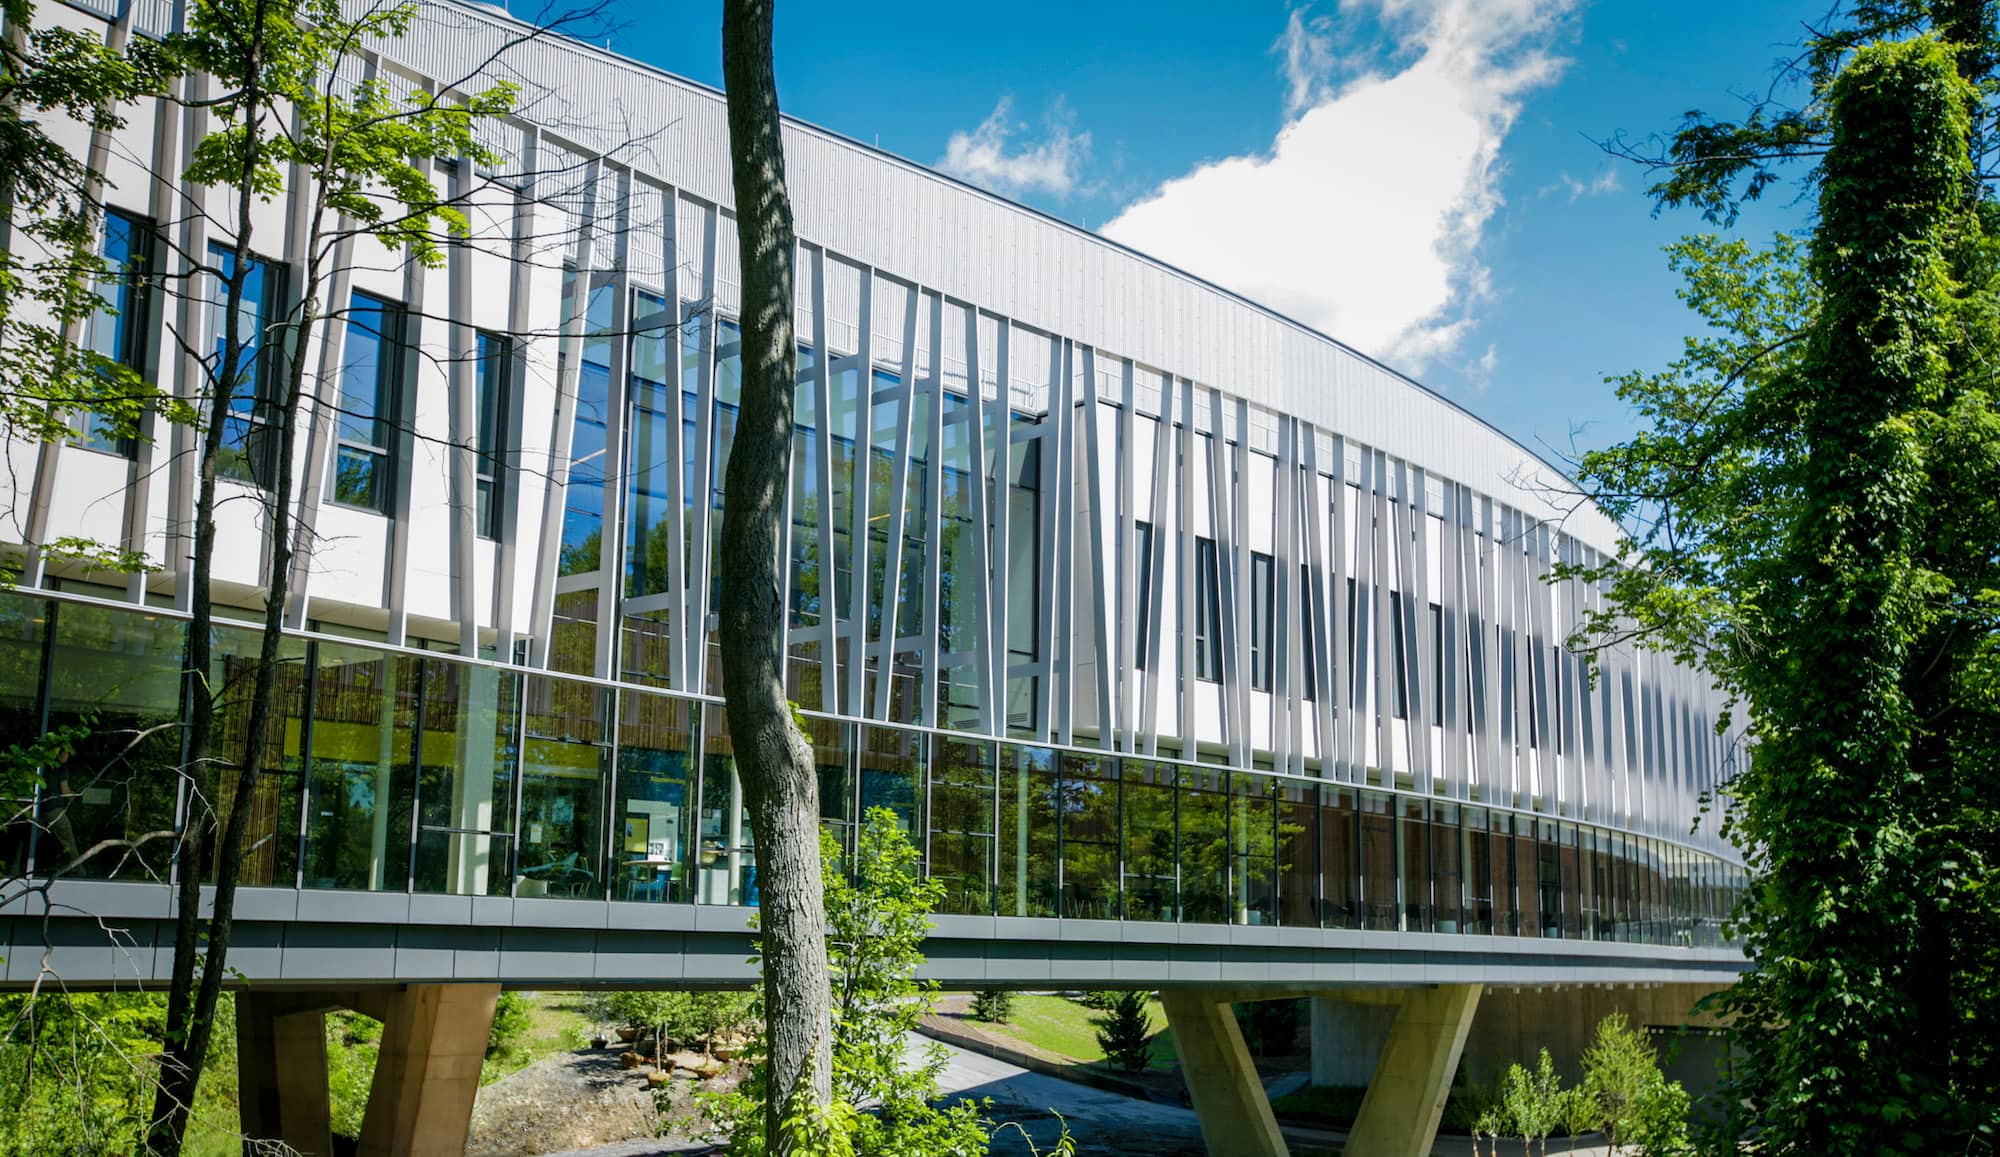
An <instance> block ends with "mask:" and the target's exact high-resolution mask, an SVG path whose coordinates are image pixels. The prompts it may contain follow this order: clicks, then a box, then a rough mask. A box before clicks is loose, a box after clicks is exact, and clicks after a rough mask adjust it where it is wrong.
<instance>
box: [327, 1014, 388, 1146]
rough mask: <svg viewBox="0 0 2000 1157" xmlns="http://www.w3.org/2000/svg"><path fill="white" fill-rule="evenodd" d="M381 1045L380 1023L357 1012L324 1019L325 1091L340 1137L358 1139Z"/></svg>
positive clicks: (333, 1015) (336, 1130) (330, 1015)
mask: <svg viewBox="0 0 2000 1157" xmlns="http://www.w3.org/2000/svg"><path fill="white" fill-rule="evenodd" d="M381 1043H382V1022H380V1021H378V1020H375V1019H373V1018H372V1017H366V1016H362V1015H361V1014H360V1013H358V1012H346V1011H340V1012H330V1013H328V1014H327V1015H326V1091H327V1099H328V1103H329V1106H328V1107H329V1108H330V1110H331V1119H332V1122H333V1131H334V1132H335V1133H336V1134H338V1135H340V1136H342V1137H359V1136H361V1118H362V1116H363V1115H365V1114H366V1113H367V1111H368V1089H369V1086H371V1085H372V1084H373V1083H374V1081H375V1060H376V1055H377V1050H378V1049H379V1048H380V1046H381Z"/></svg>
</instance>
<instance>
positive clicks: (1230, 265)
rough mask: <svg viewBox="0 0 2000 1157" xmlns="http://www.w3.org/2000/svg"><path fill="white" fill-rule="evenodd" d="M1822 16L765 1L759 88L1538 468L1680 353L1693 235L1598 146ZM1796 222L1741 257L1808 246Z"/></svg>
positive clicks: (701, 15) (1571, 8) (656, 36)
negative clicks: (1374, 375)
mask: <svg viewBox="0 0 2000 1157" xmlns="http://www.w3.org/2000/svg"><path fill="white" fill-rule="evenodd" d="M615 2H618V3H620V5H621V6H620V7H618V8H616V9H615V10H614V12H613V15H612V19H613V20H615V21H617V22H618V27H617V28H616V29H615V30H614V32H613V34H612V36H611V37H610V41H611V47H612V48H614V49H616V50H617V51H619V52H622V53H624V54H626V55H629V56H633V57H636V58H638V59H641V60H644V61H646V62H648V63H650V64H653V65H656V66H658V67H660V68H664V69H666V70H668V71H671V72H675V73H679V74H681V75H684V76H688V77H692V78H694V79H696V80H700V81H703V82H705V83H709V84H718V85H719V84H720V82H721V62H720V52H721V47H720V40H721V37H720V31H719V19H720V17H719V6H717V5H715V4H713V3H685V4H673V5H653V4H641V3H636V2H633V0H615ZM514 7H515V9H516V10H517V11H521V12H523V13H524V14H525V10H526V8H527V7H528V6H527V5H526V4H524V3H521V2H520V0H516V3H515V4H514ZM1818 11H1819V8H1818V7H1816V6H1814V5H1813V4H1805V3H1799V4H1794V3H1790V2H1782V0H1781V2H1778V3H1772V2H1770V0H1751V2H1749V3H1745V2H1743V0H1736V2H1734V3H1726V2H1721V0H1682V2H1679V3H1674V4H1657V3H1645V2H1640V0H1597V2H1595V3H1584V2H1579V0H1320V2H1319V3H1317V4H1314V5H1310V6H1300V5H1297V4H1287V3H1285V2H1283V0H1270V2H1260V0H1237V2H1235V3H1230V4H1226V5H1225V4H1214V3H1210V4H1191V3H1175V2H1173V0H1151V2H1149V3H1145V4H1138V3H1127V2H1123V0H1113V2H1104V3H1096V4H1076V3H1067V4H1057V3H1044V2H1041V0H1014V2H1012V3H1009V4H1005V5H984V4H964V5H959V4H938V3H936V2H935V0H930V2H926V3H912V2H907V0H895V2H878V3H872V4H853V5H841V4H824V3H822V4H806V3H781V4H779V7H778V15H777V74H778V86H779V95H780V101H781V103H782V104H783V106H784V108H785V110H786V111H787V112H789V113H791V114H793V115H795V116H799V117H802V118H804V119H806V120H809V121H812V122H814V123H817V124H820V125H824V126H826V127H828V128H830V129H833V130H835V131H837V132H841V133H845V134H847V135H849V136H852V137H855V138H857V139H860V140H863V141H870V142H873V143H876V144H879V145H880V146H881V147H882V148H884V149H887V150H889V151H891V152H894V153H897V154H900V155H902V156H906V157H909V158H911V159H913V160H916V161H919V162H922V163H925V164H930V165H936V166H938V167H941V168H944V169H946V170H947V171H953V172H955V173H956V174H957V175H959V176H962V177H964V178H965V179H968V180H971V181H974V182H975V183H979V184H984V185H986V186H988V187H990V188H993V189H995V190H996V191H999V192H1002V193H1005V194H1008V195H1010V196H1015V197H1017V198H1018V199H1020V200H1023V201H1025V202H1027V203H1028V204H1031V205H1034V206H1035V207H1037V208H1039V209H1042V210H1045V211H1047V212H1050V213H1053V214H1056V215H1058V216H1061V217H1063V218H1066V219H1068V220H1071V221H1074V222H1077V223H1079V224H1083V225H1085V226H1087V227H1089V228H1092V229H1099V230H1103V231H1105V232H1106V233H1107V234H1108V235H1110V236H1113V237H1115V238H1117V239H1119V240H1121V241H1125V242H1126V243H1128V244H1132V245H1134V246H1135V247H1137V248H1140V249H1143V250H1146V251H1148V252H1152V253H1155V254H1156V255H1157V256H1159V257H1161V258H1163V259H1165V260H1168V261H1170V262H1173V263H1175V264H1177V265H1181V266H1183V267H1184V268H1188V269H1190V270H1191V271H1193V272H1196V273H1199V274H1202V275H1204V276H1207V277H1209V278H1210V279H1212V280H1215V281H1218V282H1220V283H1222V284H1225V285H1228V286H1229V287H1230V288H1233V289H1237V290H1239V291H1241V292H1243V293H1245V294H1247V295H1249V296H1251V297H1253V298H1257V299H1259V300H1263V301H1265V302H1267V303H1268V304H1270V305H1272V306H1273V307H1275V308H1278V309H1280V310H1282V311H1284V312H1286V313H1288V314H1291V315H1292V316H1294V317H1298V318H1299V319H1300V320H1302V321H1305V322H1307V323H1308V324H1313V325H1316V326H1318V327H1319V328H1322V329H1325V330H1327V331H1328V332H1330V333H1332V334H1333V335H1334V336H1335V337H1337V338H1340V339H1341V340H1343V341H1346V342H1348V343H1349V344H1352V345H1355V346H1357V347H1358V348H1361V349H1362V350H1364V351H1365V352H1368V353H1371V354H1375V355H1377V356H1380V357H1382V358H1383V360H1385V361H1387V362H1388V363H1389V364H1391V365H1393V366H1396V367H1397V368H1398V369H1402V370H1404V371H1406V372H1408V373H1411V374H1412V375H1413V376H1416V377H1417V378H1419V379H1420V380H1422V381H1424V382H1425V383H1427V384H1429V385H1430V386H1432V387H1433V388H1435V389H1437V390H1439V391H1441V392H1443V393H1445V394H1447V395H1449V396H1450V397H1452V398H1454V399H1456V400H1458V401H1460V402H1461V403H1463V404H1465V405H1467V406H1469V407H1470V408H1472V409H1473V410H1474V411H1476V412H1478V413H1479V414H1481V415H1482V416H1484V417H1486V418H1487V419H1489V420H1490V421H1493V422H1494V423H1496V424H1497V425H1499V426H1500V427H1501V428H1503V429H1505V430H1506V431H1507V432H1509V433H1511V434H1513V435H1514V436H1515V437H1517V438H1519V439H1521V440H1523V441H1524V442H1527V443H1529V444H1530V445H1534V446H1536V447H1538V448H1545V449H1547V450H1548V451H1549V452H1551V453H1553V454H1558V455H1560V454H1562V453H1564V452H1566V451H1567V450H1568V448H1569V447H1570V445H1571V444H1572V430H1575V429H1578V428H1581V431H1582V432H1581V433H1580V434H1579V435H1577V439H1576V441H1577V444H1579V445H1590V444H1601V443H1602V442H1604V441H1606V440H1608V439H1611V438H1614V437H1617V436H1620V435H1622V434H1624V433H1625V432H1627V431H1628V430H1629V429H1630V428H1631V419H1630V417H1629V415H1628V414H1627V413H1626V412H1625V410H1624V408H1623V407H1622V405H1621V404H1620V403H1619V402H1618V401H1617V399H1616V398H1615V397H1614V396H1613V395H1612V393H1611V390H1610V388H1609V387H1608V386H1606V385H1604V383H1603V378H1604V376H1605V375H1606V374H1608V373H1613V372H1617V371H1620V370H1625V369H1630V368H1640V367H1653V366H1658V365H1660V364H1662V363H1663V362H1665V361H1666V360H1667V359H1668V358H1670V357H1672V356H1673V355H1674V353H1675V352H1676V351H1677V349H1678V348H1679V344H1680V338H1681V336H1682V335H1683V334H1684V333H1685V332H1686V329H1687V321H1686V314H1685V313H1684V311H1683V310H1682V308H1681V306H1680V305H1679V303H1678V302H1677V301H1676V300H1675V299H1674V296H1673V291H1674V282H1673V280H1672V278H1671V277H1670V276H1669V274H1668V273H1667V271H1666V269H1665V266H1664V262H1663V260H1662V257H1661V254H1660V248H1661V247H1662V246H1663V245H1665V244H1667V243H1668V242H1670V241H1672V240H1674V239H1675V238H1676V237H1679V236H1680V235H1682V234H1684V233H1688V232H1693V231H1698V230H1702V229H1705V228H1708V227H1707V226H1705V225H1704V224H1703V223H1702V222H1701V221H1700V220H1699V218H1698V217H1696V216H1695V215H1694V214H1692V213H1688V212H1685V211H1682V212H1673V213H1667V214H1663V215H1661V216H1660V217H1659V218H1657V219H1655V218H1654V217H1653V216H1652V214H1651V206H1650V204H1649V202H1648V201H1647V199H1646V198H1645V196H1644V195H1643V192H1642V190H1643V186H1644V185H1645V184H1646V178H1645V176H1644V174H1643V173H1641V172H1640V171H1638V170H1636V169H1634V168H1631V167H1629V166H1625V165H1621V164H1619V163H1617V162H1614V161H1611V160H1609V159H1607V158H1606V157H1605V156H1604V155H1603V154H1602V153H1601V152H1600V151H1599V150H1598V149H1597V147H1596V146H1595V145H1594V144H1593V143H1592V141H1593V140H1594V139H1599V138H1603V137H1606V136H1609V135H1611V134H1612V133H1615V132H1619V131H1623V132H1625V133H1627V134H1628V135H1631V136H1634V137H1644V136H1645V135H1646V134H1648V133H1650V132H1655V131H1664V130H1666V129H1669V128H1671V127H1672V125H1673V124H1674V123H1675V121H1676V120H1677V119H1678V117H1679V116H1680V114H1681V113H1682V112H1683V111H1685V110H1687V109H1691V108H1697V107H1699V108H1705V109H1709V110H1712V111H1729V110H1732V109H1734V108H1735V107H1737V101H1738V100H1739V99H1740V97H1739V95H1738V94H1741V93H1744V92H1747V91H1761V90H1762V89H1763V88H1764V87H1765V85H1766V84H1767V83H1768V81H1769V78H1770V76H1771V71H1772V65H1773V63H1774V62H1776V61H1777V60H1779V59H1780V58H1783V57H1787V56H1789V55H1790V54H1791V47H1790V46H1791V45H1793V44H1795V43H1796V41H1797V39H1798V35H1799V28H1800V20H1801V19H1802V18H1805V17H1810V16H1812V15H1815V14H1816V13H1817V12H1818ZM1794 195H1795V190H1794V189H1792V188H1784V189H1781V190H1780V191H1779V193H1778V195H1777V196H1776V197H1775V198H1773V199H1772V202H1771V203H1770V204H1767V205H1765V206H1762V207H1758V208H1755V209H1753V210H1752V211H1750V212H1747V213H1746V214H1745V215H1744V218H1743V220H1742V221H1741V222H1740V223H1739V226H1738V227H1739V229H1741V230H1742V231H1744V232H1746V233H1749V234H1751V235H1752V236H1764V235H1768V234H1769V233H1770V232H1771V231H1772V230H1774V229H1778V228H1797V227H1800V226H1801V225H1802V224H1803V223H1804V222H1805V220H1806V207H1805V206H1803V205H1801V204H1798V203H1796V202H1795V201H1794ZM1244 204H1249V205H1252V206H1255V207H1256V209H1257V211H1254V212H1249V213H1244V212H1224V211H1223V210H1222V207H1223V206H1228V205H1244Z"/></svg>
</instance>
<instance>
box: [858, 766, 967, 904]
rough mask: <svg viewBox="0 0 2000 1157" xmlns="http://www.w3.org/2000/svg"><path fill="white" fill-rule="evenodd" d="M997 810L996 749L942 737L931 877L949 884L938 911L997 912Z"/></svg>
mask: <svg viewBox="0 0 2000 1157" xmlns="http://www.w3.org/2000/svg"><path fill="white" fill-rule="evenodd" d="M871 730H874V729H871ZM993 808H994V774H993V744H991V743H980V742H973V741H969V740H960V739H944V738H942V737H940V738H939V739H938V740H937V758H936V759H935V760H933V761H932V764H931V801H930V812H931V814H930V825H931V839H930V874H931V876H932V878H934V879H936V880H938V881H940V882H942V883H943V884H944V900H943V901H942V902H941V903H940V904H939V905H938V911H940V912H966V913H974V914H982V915H983V914H985V913H989V912H991V911H993Z"/></svg>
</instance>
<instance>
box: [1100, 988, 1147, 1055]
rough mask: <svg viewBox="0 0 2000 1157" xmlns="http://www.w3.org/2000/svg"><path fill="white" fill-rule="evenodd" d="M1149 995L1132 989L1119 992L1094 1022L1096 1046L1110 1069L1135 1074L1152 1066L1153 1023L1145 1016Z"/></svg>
mask: <svg viewBox="0 0 2000 1157" xmlns="http://www.w3.org/2000/svg"><path fill="white" fill-rule="evenodd" d="M1151 995H1152V994H1150V993H1146V992H1140V991H1138V990H1136V989H1134V990H1132V991H1129V992H1121V993H1119V994H1118V996H1117V998H1116V999H1114V1000H1113V1001H1112V1002H1111V1007H1110V1008H1108V1009H1106V1010H1105V1013H1104V1015H1103V1016H1100V1017H1098V1018H1096V1023H1097V1044H1098V1047H1099V1048H1102V1049H1103V1050H1104V1057H1105V1059H1106V1060H1107V1061H1109V1062H1110V1063H1111V1067H1112V1068H1115V1069H1120V1070H1122V1071H1124V1072H1128V1073H1139V1072H1144V1071H1145V1070H1146V1068H1147V1066H1148V1065H1150V1064H1151V1063H1152V1052H1153V1049H1152V1036H1153V1021H1152V1018H1151V1017H1149V1016H1147V1015H1146V1001H1147V1000H1148V999H1149V998H1150V997H1151Z"/></svg>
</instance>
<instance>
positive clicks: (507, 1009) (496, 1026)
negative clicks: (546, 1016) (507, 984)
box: [486, 992, 535, 1061]
mask: <svg viewBox="0 0 2000 1157" xmlns="http://www.w3.org/2000/svg"><path fill="white" fill-rule="evenodd" d="M534 1008H535V1006H534V1002H532V1001H530V1000H529V999H528V997H527V996H526V994H524V993H519V992H503V993H501V994H500V999H499V1001H498V1002H497V1003H496V1004H494V1006H493V1031H491V1032H489V1033H488V1034H487V1035H486V1059H487V1060H489V1061H492V1060H504V1059H506V1058H509V1057H512V1056H514V1055H515V1054H516V1053H518V1052H520V1051H521V1050H522V1049H524V1048H525V1047H526V1044H527V1039H528V1032H529V1030H530V1029H532V1028H534V1025H535V1015H534Z"/></svg>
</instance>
